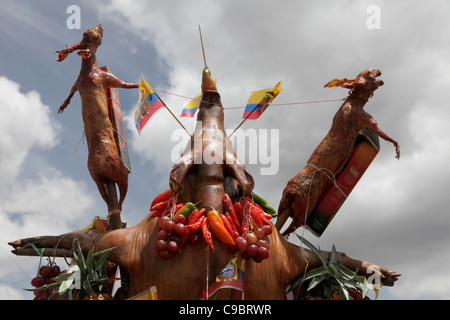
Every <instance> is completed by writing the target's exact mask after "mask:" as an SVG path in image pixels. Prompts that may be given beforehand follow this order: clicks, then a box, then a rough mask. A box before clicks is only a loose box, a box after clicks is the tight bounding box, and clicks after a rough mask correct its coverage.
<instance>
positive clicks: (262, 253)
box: [258, 247, 269, 259]
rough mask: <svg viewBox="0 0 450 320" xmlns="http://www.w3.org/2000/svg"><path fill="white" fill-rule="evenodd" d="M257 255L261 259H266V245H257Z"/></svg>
mask: <svg viewBox="0 0 450 320" xmlns="http://www.w3.org/2000/svg"><path fill="white" fill-rule="evenodd" d="M258 256H259V257H260V258H261V259H267V258H268V257H269V250H267V248H266V247H258Z"/></svg>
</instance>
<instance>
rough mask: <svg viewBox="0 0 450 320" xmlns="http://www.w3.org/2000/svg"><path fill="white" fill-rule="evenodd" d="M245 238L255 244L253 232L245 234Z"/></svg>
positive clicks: (255, 239) (255, 238) (256, 239)
mask: <svg viewBox="0 0 450 320" xmlns="http://www.w3.org/2000/svg"><path fill="white" fill-rule="evenodd" d="M245 239H246V240H247V242H248V244H250V245H251V244H255V243H256V242H257V241H258V238H257V237H256V235H255V234H254V233H253V232H250V233H247V235H246V236H245Z"/></svg>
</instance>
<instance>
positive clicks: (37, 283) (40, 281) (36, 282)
mask: <svg viewBox="0 0 450 320" xmlns="http://www.w3.org/2000/svg"><path fill="white" fill-rule="evenodd" d="M44 284H45V279H44V278H43V277H41V276H37V277H34V278H33V279H31V285H32V286H33V287H35V288H39V287H42V286H43V285H44ZM35 292H36V291H35Z"/></svg>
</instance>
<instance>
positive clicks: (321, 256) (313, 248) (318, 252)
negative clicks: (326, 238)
mask: <svg viewBox="0 0 450 320" xmlns="http://www.w3.org/2000/svg"><path fill="white" fill-rule="evenodd" d="M295 235H296V236H297V238H299V239H300V241H302V242H303V243H304V244H305V245H307V246H308V248H310V249H311V251H312V252H314V253H315V254H316V255H317V256H318V257H319V259H320V261H322V264H323V265H326V264H327V260H326V259H325V257H324V256H323V254H322V252H320V251H319V250H318V249H317V248H316V247H315V246H314V245H313V244H312V243H311V242H309V241H308V240H306V239H305V238H303V237H300V236H299V235H298V234H295Z"/></svg>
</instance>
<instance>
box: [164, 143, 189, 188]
mask: <svg viewBox="0 0 450 320" xmlns="http://www.w3.org/2000/svg"><path fill="white" fill-rule="evenodd" d="M193 164H194V155H193V153H192V151H191V152H189V153H187V154H185V155H183V156H182V157H180V158H179V159H178V160H177V161H176V162H175V164H174V165H173V167H172V170H171V171H170V178H169V185H170V188H171V189H172V191H173V192H174V193H175V194H178V193H180V192H181V190H183V182H184V179H185V178H186V175H187V173H188V171H189V169H190V168H191V167H192V165H193Z"/></svg>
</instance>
